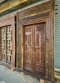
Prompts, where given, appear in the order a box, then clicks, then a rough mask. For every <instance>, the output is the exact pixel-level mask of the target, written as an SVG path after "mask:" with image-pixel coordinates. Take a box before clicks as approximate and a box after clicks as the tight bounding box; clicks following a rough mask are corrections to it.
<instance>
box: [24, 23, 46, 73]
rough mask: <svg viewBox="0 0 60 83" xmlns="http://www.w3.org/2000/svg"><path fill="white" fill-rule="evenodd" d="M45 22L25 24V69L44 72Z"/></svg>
mask: <svg viewBox="0 0 60 83" xmlns="http://www.w3.org/2000/svg"><path fill="white" fill-rule="evenodd" d="M44 29H45V23H40V24H34V25H29V26H25V57H24V58H25V62H24V64H25V66H24V67H25V69H26V70H30V71H31V70H32V71H34V72H39V73H40V72H44V63H45V31H44Z"/></svg>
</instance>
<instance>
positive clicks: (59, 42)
mask: <svg viewBox="0 0 60 83" xmlns="http://www.w3.org/2000/svg"><path fill="white" fill-rule="evenodd" d="M55 68H57V69H60V0H55Z"/></svg>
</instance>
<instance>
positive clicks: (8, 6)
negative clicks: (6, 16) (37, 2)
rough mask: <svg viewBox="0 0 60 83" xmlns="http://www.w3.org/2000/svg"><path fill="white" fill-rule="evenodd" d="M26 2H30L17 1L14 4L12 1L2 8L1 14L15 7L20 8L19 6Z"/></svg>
mask: <svg viewBox="0 0 60 83" xmlns="http://www.w3.org/2000/svg"><path fill="white" fill-rule="evenodd" d="M26 1H28V0H21V1H20V0H17V1H15V2H12V1H10V2H7V3H5V4H3V5H1V6H0V13H3V12H4V11H7V10H9V9H11V8H13V7H15V6H18V5H19V4H22V3H24V2H26Z"/></svg>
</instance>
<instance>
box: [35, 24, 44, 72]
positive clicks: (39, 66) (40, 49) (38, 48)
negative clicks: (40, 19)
mask: <svg viewBox="0 0 60 83" xmlns="http://www.w3.org/2000/svg"><path fill="white" fill-rule="evenodd" d="M44 27H45V24H44V23H42V24H37V25H35V57H36V71H37V72H44V58H45V51H44V50H45V33H44Z"/></svg>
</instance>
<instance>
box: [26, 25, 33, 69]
mask: <svg viewBox="0 0 60 83" xmlns="http://www.w3.org/2000/svg"><path fill="white" fill-rule="evenodd" d="M31 31H32V26H27V27H26V28H25V69H26V70H31V69H32V65H31V53H32V52H31V51H32V50H31V45H32V32H31Z"/></svg>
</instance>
